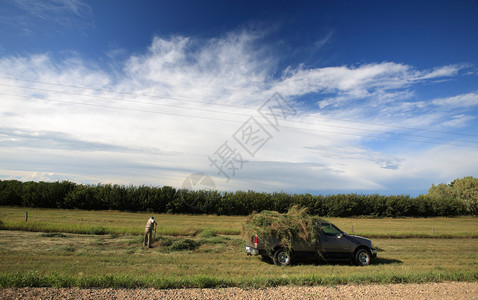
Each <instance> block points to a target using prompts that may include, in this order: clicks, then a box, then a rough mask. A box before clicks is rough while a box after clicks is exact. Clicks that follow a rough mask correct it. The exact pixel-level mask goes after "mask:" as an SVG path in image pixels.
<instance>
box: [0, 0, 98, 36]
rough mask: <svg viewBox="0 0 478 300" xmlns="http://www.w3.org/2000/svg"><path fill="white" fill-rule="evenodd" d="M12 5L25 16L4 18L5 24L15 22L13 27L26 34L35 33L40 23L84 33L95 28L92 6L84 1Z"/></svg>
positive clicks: (19, 0)
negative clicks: (19, 28)
mask: <svg viewBox="0 0 478 300" xmlns="http://www.w3.org/2000/svg"><path fill="white" fill-rule="evenodd" d="M11 5H14V6H15V7H17V8H18V9H20V10H21V11H23V13H24V14H23V15H16V16H15V17H12V16H2V20H3V23H7V22H13V23H15V25H13V24H10V25H11V26H21V27H22V28H23V31H24V32H25V33H29V34H32V33H34V32H35V31H36V30H37V22H38V21H43V22H47V23H51V24H53V25H55V26H58V25H60V26H61V30H64V29H74V30H79V31H84V30H86V29H90V28H93V26H94V23H93V19H92V9H91V6H90V5H88V4H87V3H85V2H84V1H82V0H44V1H43V0H14V1H12V2H11Z"/></svg>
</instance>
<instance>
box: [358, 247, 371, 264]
mask: <svg viewBox="0 0 478 300" xmlns="http://www.w3.org/2000/svg"><path fill="white" fill-rule="evenodd" d="M371 260H372V254H370V251H368V250H367V249H364V248H361V249H358V250H357V252H356V253H355V256H354V262H355V264H356V265H357V266H368V265H369V264H370V261H371Z"/></svg>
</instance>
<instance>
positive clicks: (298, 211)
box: [243, 205, 326, 251]
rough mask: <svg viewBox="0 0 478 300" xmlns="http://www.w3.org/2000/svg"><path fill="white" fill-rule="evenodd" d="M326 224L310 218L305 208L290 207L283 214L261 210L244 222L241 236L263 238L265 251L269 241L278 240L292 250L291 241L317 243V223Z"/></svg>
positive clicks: (321, 220) (319, 219)
mask: <svg viewBox="0 0 478 300" xmlns="http://www.w3.org/2000/svg"><path fill="white" fill-rule="evenodd" d="M323 222H326V221H325V220H324V219H322V218H320V217H318V216H312V215H309V214H308V213H307V208H299V207H298V206H296V205H295V206H292V207H291V208H290V209H289V211H288V212H287V213H285V214H281V213H278V212H276V211H269V210H263V211H262V212H260V213H252V214H251V215H249V217H248V218H247V220H246V224H245V226H244V231H243V236H244V238H245V239H250V238H251V237H252V236H254V235H256V234H257V235H258V236H259V238H261V237H262V238H263V241H264V246H265V248H266V250H268V251H272V250H273V249H270V248H271V246H272V245H268V241H270V240H276V241H277V240H279V241H280V245H281V246H282V247H284V248H287V249H289V250H292V242H293V241H298V240H299V241H300V240H302V241H305V242H307V243H311V244H312V243H317V242H318V241H319V237H320V231H319V226H317V223H323Z"/></svg>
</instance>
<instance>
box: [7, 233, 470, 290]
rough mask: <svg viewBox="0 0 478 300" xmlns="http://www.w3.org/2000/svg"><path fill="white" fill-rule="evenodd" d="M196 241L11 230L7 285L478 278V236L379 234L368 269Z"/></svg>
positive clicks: (235, 242) (233, 243)
mask: <svg viewBox="0 0 478 300" xmlns="http://www.w3.org/2000/svg"><path fill="white" fill-rule="evenodd" d="M162 239H165V238H164V237H162ZM172 239H180V238H179V237H177V238H172ZM194 240H196V241H197V242H198V244H200V246H199V247H198V248H196V249H195V250H186V251H174V250H171V248H168V247H164V246H162V245H161V242H162V241H161V240H160V241H156V242H155V243H154V247H153V248H152V249H145V248H143V247H142V246H141V238H140V237H139V236H133V235H79V234H58V235H53V234H45V233H39V232H26V231H7V230H3V231H0V259H1V263H0V286H3V287H5V286H89V287H91V286H99V287H106V286H108V287H120V286H121V287H156V288H171V287H176V288H178V287H218V286H241V287H264V286H273V285H282V284H299V285H314V284H341V283H371V282H378V283H395V282H427V281H444V280H458V281H459V280H465V281H476V280H477V279H478V251H477V249H478V239H456V240H453V239H414V238H410V239H389V238H387V239H375V240H374V242H375V244H376V246H377V247H378V248H379V249H380V252H379V258H377V259H376V260H375V261H374V262H373V264H372V265H370V266H367V267H357V266H352V265H350V264H347V263H344V264H324V263H320V262H318V261H314V260H307V261H299V262H297V263H296V264H294V265H292V266H289V267H277V266H275V265H273V264H271V263H270V262H267V261H262V260H261V259H260V258H258V257H250V256H246V255H245V253H244V250H243V248H242V240H241V239H239V238H238V237H236V238H234V237H230V236H216V237H209V238H202V237H200V236H198V237H195V238H194Z"/></svg>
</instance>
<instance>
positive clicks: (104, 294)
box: [0, 282, 478, 299]
mask: <svg viewBox="0 0 478 300" xmlns="http://www.w3.org/2000/svg"><path fill="white" fill-rule="evenodd" d="M60 298H61V299H125V298H135V299H136V298H141V299H337V298H340V299H357V298H365V299H384V298H388V299H478V282H472V283H470V282H446V283H425V284H385V285H339V286H315V287H293V286H282V287H275V288H265V289H240V288H224V289H174V290H156V289H79V288H68V289H53V288H7V289H1V290H0V299H60Z"/></svg>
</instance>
